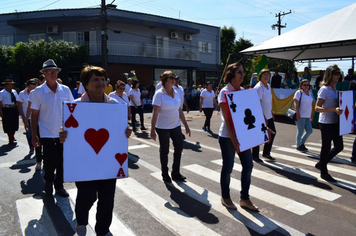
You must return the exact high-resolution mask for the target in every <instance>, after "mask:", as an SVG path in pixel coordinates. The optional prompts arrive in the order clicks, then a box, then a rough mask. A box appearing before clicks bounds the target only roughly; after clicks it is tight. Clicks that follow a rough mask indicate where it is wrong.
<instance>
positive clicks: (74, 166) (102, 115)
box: [63, 102, 128, 182]
mask: <svg viewBox="0 0 356 236" xmlns="http://www.w3.org/2000/svg"><path fill="white" fill-rule="evenodd" d="M127 117H128V116H127V105H126V104H113V103H94V102H78V103H70V102H65V103H64V104H63V129H64V130H66V131H68V136H67V139H66V140H65V142H64V145H63V178H64V182H73V181H89V180H100V179H113V178H123V177H128V146H127V145H128V141H127V138H126V135H125V130H126V128H127Z"/></svg>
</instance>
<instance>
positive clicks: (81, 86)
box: [78, 83, 85, 95]
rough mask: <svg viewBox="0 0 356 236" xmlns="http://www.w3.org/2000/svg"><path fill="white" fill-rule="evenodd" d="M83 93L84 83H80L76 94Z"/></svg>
mask: <svg viewBox="0 0 356 236" xmlns="http://www.w3.org/2000/svg"><path fill="white" fill-rule="evenodd" d="M84 93H85V88H84V85H83V83H80V85H79V89H78V94H81V95H83V94H84Z"/></svg>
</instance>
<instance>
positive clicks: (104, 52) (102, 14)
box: [100, 0, 108, 71]
mask: <svg viewBox="0 0 356 236" xmlns="http://www.w3.org/2000/svg"><path fill="white" fill-rule="evenodd" d="M107 16H108V14H107V13H106V4H105V0H101V11H100V21H101V58H102V67H103V68H104V69H105V70H106V71H107V69H108V68H107V67H108V49H107V48H108V47H107V45H108V35H107V34H106V18H107Z"/></svg>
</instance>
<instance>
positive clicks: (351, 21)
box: [240, 3, 356, 61]
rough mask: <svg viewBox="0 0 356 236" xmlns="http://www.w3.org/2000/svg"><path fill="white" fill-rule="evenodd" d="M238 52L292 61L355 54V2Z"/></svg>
mask: <svg viewBox="0 0 356 236" xmlns="http://www.w3.org/2000/svg"><path fill="white" fill-rule="evenodd" d="M240 53H243V54H247V55H254V56H255V55H259V54H261V55H266V56H267V57H270V58H278V59H285V60H293V61H302V60H313V59H327V58H350V57H355V56H356V3H354V4H352V5H350V6H347V7H345V8H343V9H340V10H338V11H336V12H333V13H331V14H329V15H326V16H324V17H322V18H319V19H317V20H315V21H312V22H310V23H308V24H306V25H303V26H300V27H298V28H296V29H294V30H291V31H289V32H287V33H284V34H282V35H279V36H277V37H274V38H272V39H269V40H267V41H265V42H263V43H261V44H258V45H256V46H253V47H250V48H247V49H245V50H243V51H241V52H240Z"/></svg>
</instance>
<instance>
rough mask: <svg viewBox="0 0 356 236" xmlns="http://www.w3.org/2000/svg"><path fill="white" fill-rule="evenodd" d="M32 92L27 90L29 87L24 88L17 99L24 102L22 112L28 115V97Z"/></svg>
mask: <svg viewBox="0 0 356 236" xmlns="http://www.w3.org/2000/svg"><path fill="white" fill-rule="evenodd" d="M29 97H30V94H29V93H28V92H27V89H24V90H22V91H21V92H20V93H19V96H18V97H17V101H19V102H21V103H22V112H23V114H24V116H25V117H26V112H27V107H28V99H29Z"/></svg>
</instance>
